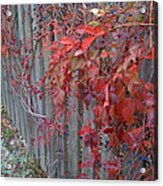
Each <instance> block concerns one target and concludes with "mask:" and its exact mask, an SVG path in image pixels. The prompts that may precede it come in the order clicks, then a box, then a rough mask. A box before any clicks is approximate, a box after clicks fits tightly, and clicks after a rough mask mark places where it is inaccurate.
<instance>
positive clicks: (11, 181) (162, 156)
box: [0, 0, 163, 186]
mask: <svg viewBox="0 0 163 186" xmlns="http://www.w3.org/2000/svg"><path fill="white" fill-rule="evenodd" d="M104 1H106V0H95V1H92V0H56V1H52V0H49V1H48V0H28V1H25V0H14V1H11V0H1V1H0V4H32V3H35V4H39V3H44V4H50V3H58V2H59V3H66V2H69V3H70V2H71V3H72V2H104ZM108 1H110V0H108ZM116 1H120V0H116ZM122 1H125V0H122ZM127 1H128V0H127ZM130 1H134V0H130ZM157 2H158V3H159V47H158V48H159V68H158V73H159V130H158V131H159V179H158V180H157V181H155V182H140V181H139V182H138V181H105V180H104V181H103V180H102V181H101V180H70V179H68V180H63V179H47V178H46V179H44V178H37V179H35V178H25V179H23V178H0V185H2V186H6V185H12V186H18V185H20V186H29V185H30V186H37V185H39V186H43V185H48V186H52V185H53V186H55V185H66V186H76V185H78V186H81V185H82V186H83V185H85V186H87V185H89V186H95V185H97V184H98V186H108V185H109V186H112V185H114V186H126V185H127V186H128V185H153V184H154V185H159V186H162V185H163V145H162V144H163V114H161V111H162V110H163V0H157Z"/></svg>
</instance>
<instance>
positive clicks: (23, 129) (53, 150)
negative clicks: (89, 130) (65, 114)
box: [1, 5, 105, 178]
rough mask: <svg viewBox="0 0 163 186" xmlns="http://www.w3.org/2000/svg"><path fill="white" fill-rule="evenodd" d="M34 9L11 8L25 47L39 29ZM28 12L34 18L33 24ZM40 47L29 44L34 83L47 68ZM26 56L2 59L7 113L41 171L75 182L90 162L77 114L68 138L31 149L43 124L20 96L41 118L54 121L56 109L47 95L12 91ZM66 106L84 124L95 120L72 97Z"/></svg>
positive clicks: (16, 32)
mask: <svg viewBox="0 0 163 186" xmlns="http://www.w3.org/2000/svg"><path fill="white" fill-rule="evenodd" d="M35 6H36V5H13V6H9V7H10V12H11V19H12V21H13V23H14V27H12V28H14V30H13V34H14V37H15V38H16V39H17V40H16V41H17V42H18V43H19V40H21V41H23V43H27V42H28V39H29V38H31V37H32V34H33V33H32V31H33V30H34V28H33V27H37V23H36V22H35V20H36V19H35V15H34V13H33V11H34V9H35ZM29 12H30V14H32V17H33V22H32V23H31V16H29ZM2 18H3V17H2ZM9 26H10V25H7V27H9ZM28 44H29V43H28ZM41 44H42V40H40V41H39V43H36V42H35V41H31V42H30V45H31V47H32V48H33V50H32V52H33V59H32V60H34V61H35V62H34V66H33V68H32V71H31V77H32V78H31V81H32V83H35V82H36V81H38V80H39V78H40V77H42V76H43V74H44V72H45V71H46V70H47V68H48V54H47V53H45V54H43V57H42V58H39V55H40V47H41ZM25 55H26V51H25V50H24V49H23V48H22V49H21V55H18V56H17V57H15V56H13V55H12V54H11V53H9V55H6V56H2V63H1V67H2V71H1V73H2V74H1V76H2V78H1V86H2V104H3V105H4V106H5V108H6V109H7V113H8V114H9V117H10V118H11V119H12V120H13V123H14V124H15V125H16V127H17V129H18V130H19V132H20V133H21V134H22V135H23V137H24V138H25V141H26V144H27V148H28V150H29V151H31V150H33V151H34V154H35V157H36V159H37V161H38V162H39V164H40V166H41V168H42V169H43V170H44V171H46V172H48V175H49V177H58V178H62V177H64V178H66V177H69V178H76V176H77V175H78V174H79V173H80V170H79V169H78V162H79V161H80V160H84V159H87V158H88V148H87V147H84V145H83V144H81V141H80V139H79V137H78V131H79V129H80V127H81V125H82V123H81V122H78V119H77V114H76V111H75V112H74V113H73V115H72V116H71V119H70V123H69V125H68V131H69V134H68V135H64V136H61V135H59V134H55V135H53V136H52V137H51V138H50V143H49V144H48V145H47V144H44V143H43V141H41V142H40V143H38V144H35V145H34V146H33V145H32V143H33V139H34V138H35V139H36V138H37V137H39V136H40V135H41V133H40V132H39V131H38V126H39V124H40V121H39V117H37V116H36V115H33V114H32V113H31V110H28V107H26V105H25V103H23V101H22V97H21V96H24V97H25V98H27V97H29V98H30V99H29V100H27V102H28V106H30V107H31V108H32V107H33V108H34V110H37V112H38V114H40V115H46V116H47V117H48V118H52V113H53V107H52V104H51V99H50V97H49V96H48V95H45V98H44V99H42V100H40V99H39V97H38V96H37V95H34V96H30V93H29V92H19V94H18V93H17V92H16V91H15V90H14V89H13V85H12V79H13V77H14V78H15V76H16V74H14V73H15V68H17V71H20V70H22V71H23V70H24V69H21V67H20V65H19V63H20V62H21V61H22V60H23V58H24V57H25ZM9 72H10V73H9ZM21 94H22V95H21ZM31 99H32V100H31ZM67 104H68V107H69V106H71V105H72V104H75V105H78V110H83V111H82V112H83V116H82V120H83V121H86V120H87V119H88V118H90V119H92V120H93V114H92V111H91V108H90V109H89V110H88V111H86V108H84V107H82V105H80V103H79V102H77V100H76V98H74V97H73V96H72V97H71V98H70V99H69V100H68V103H67ZM43 132H44V131H43ZM68 147H69V148H68ZM104 157H105V155H104ZM84 172H85V173H88V175H89V178H93V170H92V168H87V169H84V170H83V173H84Z"/></svg>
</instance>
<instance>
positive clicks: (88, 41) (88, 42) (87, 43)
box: [81, 36, 96, 51]
mask: <svg viewBox="0 0 163 186" xmlns="http://www.w3.org/2000/svg"><path fill="white" fill-rule="evenodd" d="M95 38H96V37H95V36H90V37H87V38H85V39H84V40H83V41H82V44H81V47H82V49H83V50H84V51H86V50H87V49H88V48H89V47H90V46H91V44H92V43H93V41H94V40H95Z"/></svg>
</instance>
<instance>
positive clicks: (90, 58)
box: [2, 2, 157, 179]
mask: <svg viewBox="0 0 163 186" xmlns="http://www.w3.org/2000/svg"><path fill="white" fill-rule="evenodd" d="M7 11H11V10H10V6H3V8H2V14H3V15H4V16H3V19H2V57H3V56H9V55H13V56H14V57H15V58H19V61H18V63H15V64H14V65H13V66H10V67H6V68H5V70H6V73H11V76H12V81H11V82H10V83H11V86H12V87H13V91H14V92H15V93H16V94H17V95H19V97H20V99H21V102H22V104H23V106H24V108H25V109H26V111H27V112H28V113H29V114H31V115H33V116H34V117H36V118H39V120H40V125H39V128H38V130H39V131H43V130H44V129H45V130H46V133H45V135H42V136H39V137H38V138H37V139H35V140H36V141H37V142H39V141H40V140H43V141H44V143H45V144H46V143H48V142H49V139H50V136H52V135H54V134H55V133H59V134H60V135H61V136H62V135H65V134H66V133H67V134H68V132H69V131H68V128H67V126H68V123H69V121H70V118H71V116H72V114H73V112H76V111H78V110H79V108H78V107H79V105H76V104H74V103H73V102H71V100H69V97H72V96H73V97H74V99H76V100H77V101H78V102H79V104H80V108H81V110H80V112H78V113H77V118H78V121H79V122H80V123H81V126H80V128H79V131H78V136H79V138H80V143H83V144H84V146H85V148H88V149H89V158H90V159H88V160H85V161H83V160H80V161H79V163H78V167H79V169H81V173H80V174H79V175H78V177H79V178H85V177H87V176H88V175H87V174H85V173H82V169H84V168H87V167H93V169H94V172H95V173H94V178H96V179H99V178H100V171H101V169H103V170H105V171H106V173H107V175H108V179H126V178H127V175H125V171H126V170H124V165H126V164H127V165H130V166H131V168H130V169H134V168H135V167H137V166H145V167H146V169H147V171H146V174H147V177H150V176H151V172H152V171H153V168H152V166H153V164H154V161H155V160H154V154H153V147H155V139H154V137H155V120H156V118H155V107H156V102H155V100H156V95H155V91H156V84H155V81H156V79H155V76H154V74H153V73H152V72H153V68H154V66H153V67H152V69H151V71H150V72H151V73H150V75H149V76H143V75H142V68H143V64H144V63H146V61H148V62H149V61H150V62H151V63H154V59H155V58H156V55H157V54H156V52H155V49H154V47H155V43H154V42H153V41H154V39H153V38H154V34H155V29H156V26H157V25H156V21H155V17H154V12H155V7H154V5H153V3H152V2H148V3H146V4H143V3H142V2H141V3H139V2H132V3H129V2H127V3H94V4H87V3H82V4H59V5H57V4H56V5H36V6H34V9H33V10H32V11H33V12H32V13H31V10H28V11H27V15H28V16H29V17H30V23H31V24H32V25H34V22H35V26H32V32H33V36H30V37H29V38H26V42H25V43H23V40H22V39H21V37H20V38H19V36H14V34H13V29H14V24H13V20H12V17H11V16H8V15H7V14H6V12H7ZM5 23H7V24H5ZM40 41H41V42H42V45H41V46H40V48H39V50H40V55H39V56H37V57H38V58H43V56H44V55H45V54H46V56H48V61H47V63H48V68H47V70H46V71H45V72H44V74H43V75H42V77H40V79H38V80H37V81H35V82H33V81H32V77H31V73H32V71H33V67H34V63H35V60H36V58H35V57H34V56H33V52H34V51H35V50H37V47H38V45H39V42H40ZM31 43H32V44H31ZM20 54H21V57H19V56H20ZM22 54H23V55H22ZM40 63H41V62H40ZM145 70H148V69H145ZM143 73H146V71H144V72H143ZM46 94H48V95H50V97H51V102H52V105H53V114H52V115H53V116H52V118H49V117H48V116H46V115H41V114H39V112H38V109H35V108H34V107H30V105H29V102H30V101H32V99H31V96H38V97H39V99H40V100H41V99H45V95H46ZM29 95H30V98H29ZM82 108H86V110H91V111H92V113H93V120H91V119H87V121H84V120H83V118H82V116H83V111H82ZM62 118H64V119H62ZM75 124H76V125H77V123H75ZM104 136H105V137H106V138H107V140H105V142H104V140H103V137H104ZM104 147H105V148H106V149H107V151H109V154H108V157H107V159H106V160H104V159H103V158H102V153H101V152H102V149H103V148H104ZM133 152H134V153H135V154H139V157H138V158H139V160H143V162H145V163H144V164H143V165H142V163H141V162H142V161H139V162H140V165H137V161H135V162H134V161H133V162H128V163H127V161H128V158H129V157H131V156H134V155H133ZM149 160H151V161H149ZM134 176H135V177H134ZM134 176H133V177H134V178H135V179H139V178H138V177H141V175H139V173H138V174H136V175H134ZM142 179H143V178H142Z"/></svg>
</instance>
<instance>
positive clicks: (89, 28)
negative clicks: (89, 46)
mask: <svg viewBox="0 0 163 186" xmlns="http://www.w3.org/2000/svg"><path fill="white" fill-rule="evenodd" d="M77 32H78V33H79V34H84V33H88V34H92V35H95V30H94V27H92V26H89V25H84V26H81V27H80V28H79V29H77Z"/></svg>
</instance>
